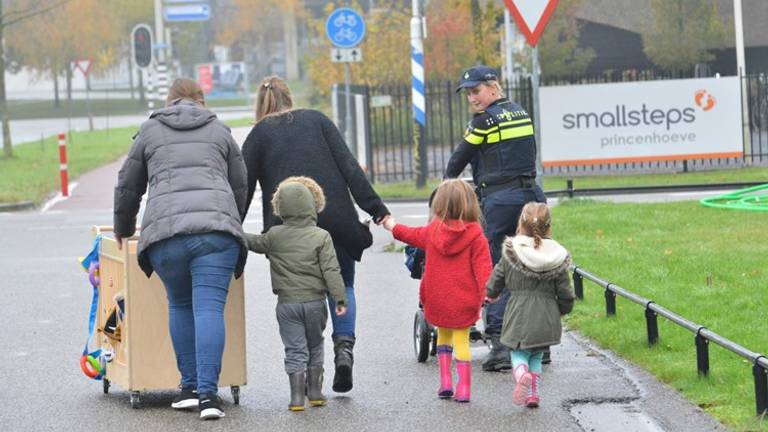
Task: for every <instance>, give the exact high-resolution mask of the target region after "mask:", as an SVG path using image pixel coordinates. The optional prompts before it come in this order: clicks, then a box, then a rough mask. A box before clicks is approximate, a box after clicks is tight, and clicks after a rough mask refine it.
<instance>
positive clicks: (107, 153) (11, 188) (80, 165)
mask: <svg viewBox="0 0 768 432" xmlns="http://www.w3.org/2000/svg"><path fill="white" fill-rule="evenodd" d="M136 131H137V128H136V127H127V128H120V129H111V130H109V131H107V130H103V131H94V132H73V133H72V137H71V139H70V140H69V141H68V143H67V161H68V168H69V180H70V182H71V181H72V180H74V179H75V178H77V177H78V176H80V175H82V174H84V173H86V172H88V171H90V170H92V169H94V168H98V167H100V166H102V165H105V164H107V163H109V162H111V161H114V160H116V159H117V158H118V157H120V156H122V155H124V154H125V153H127V152H128V149H129V148H130V146H131V143H132V140H131V137H133V135H134V134H135V133H136ZM13 154H14V157H13V158H11V159H3V158H0V173H2V175H0V203H7V202H16V201H33V202H35V203H36V204H39V203H41V202H43V201H44V200H45V199H46V198H47V197H48V196H50V195H51V194H52V193H53V192H56V191H58V190H59V189H60V188H61V183H60V179H59V144H58V139H57V138H56V137H49V138H47V139H45V140H44V141H43V143H42V144H40V142H39V141H36V142H33V143H27V144H22V145H18V146H14V147H13Z"/></svg>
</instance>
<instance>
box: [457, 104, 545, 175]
mask: <svg viewBox="0 0 768 432" xmlns="http://www.w3.org/2000/svg"><path fill="white" fill-rule="evenodd" d="M470 162H472V169H473V178H474V181H475V183H476V185H477V186H478V187H480V188H481V189H482V188H483V187H490V186H499V185H504V184H507V183H510V182H513V181H514V180H516V179H517V180H519V179H521V178H527V179H531V178H533V177H535V176H536V141H535V138H534V134H533V123H532V122H531V117H530V116H529V115H528V113H527V112H526V111H525V110H524V109H523V108H522V107H521V106H520V105H518V104H517V103H515V102H512V101H510V100H507V99H506V98H501V99H498V100H496V101H495V102H493V103H492V104H490V105H489V106H488V107H487V108H486V109H485V110H484V111H482V112H479V113H476V114H475V115H474V116H473V117H472V120H471V121H470V122H469V125H467V129H466V131H465V132H464V138H463V139H462V141H461V143H460V144H459V146H458V147H457V148H456V150H455V151H454V152H453V154H452V155H451V158H450V160H449V161H448V166H447V168H446V170H445V176H446V177H448V178H453V177H458V176H459V175H460V174H461V172H462V171H463V170H464V168H465V167H466V166H467V164H468V163H470ZM521 185H522V184H521V183H520V182H519V181H518V182H517V183H516V184H509V186H510V187H515V186H517V187H519V186H521Z"/></svg>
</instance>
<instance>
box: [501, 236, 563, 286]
mask: <svg viewBox="0 0 768 432" xmlns="http://www.w3.org/2000/svg"><path fill="white" fill-rule="evenodd" d="M502 252H503V255H504V258H505V259H507V260H508V261H509V263H510V264H512V267H514V268H515V269H517V270H519V271H520V272H522V273H524V274H525V275H527V276H530V277H533V278H536V279H554V278H555V277H557V275H558V274H560V273H562V272H563V271H565V270H567V269H568V267H569V266H570V265H571V255H570V254H569V253H568V251H567V250H566V249H565V248H564V247H563V246H562V245H560V243H558V242H556V241H554V240H552V239H542V240H541V244H540V245H539V247H538V248H534V239H533V237H528V236H524V235H517V236H514V237H507V238H506V240H504V246H503V248H502Z"/></svg>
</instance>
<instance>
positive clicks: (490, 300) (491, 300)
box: [485, 297, 499, 304]
mask: <svg viewBox="0 0 768 432" xmlns="http://www.w3.org/2000/svg"><path fill="white" fill-rule="evenodd" d="M498 302H499V298H498V297H494V298H490V297H486V298H485V304H496V303H498Z"/></svg>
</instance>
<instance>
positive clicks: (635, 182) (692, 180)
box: [374, 167, 768, 199]
mask: <svg viewBox="0 0 768 432" xmlns="http://www.w3.org/2000/svg"><path fill="white" fill-rule="evenodd" d="M568 178H569V177H556V176H546V177H544V191H550V190H560V189H565V188H566V181H567V180H568ZM572 178H573V187H574V188H575V189H588V188H608V187H624V186H657V185H685V184H709V183H738V182H765V183H768V168H761V167H750V168H740V169H731V170H719V171H698V172H688V173H675V174H637V175H627V176H619V175H612V176H593V177H572ZM438 183H440V181H439V180H437V179H430V180H429V182H428V183H427V187H426V188H424V189H416V187H415V186H414V182H413V181H408V182H398V183H376V184H374V189H376V191H377V192H378V193H379V195H381V197H382V198H385V199H386V198H424V199H426V198H427V197H429V194H430V193H431V192H432V189H433V188H434V187H435V186H437V184H438Z"/></svg>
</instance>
